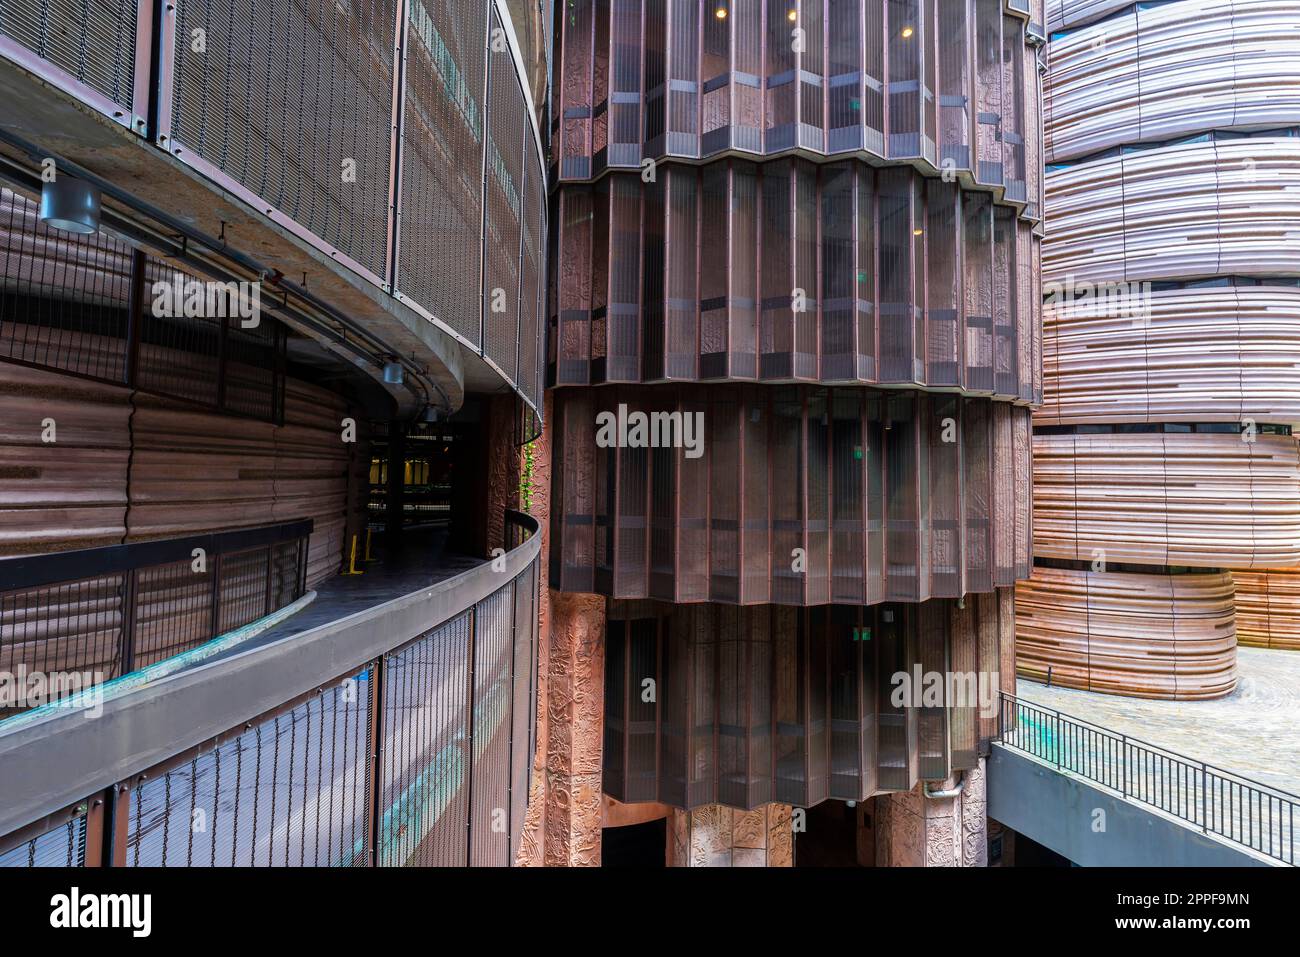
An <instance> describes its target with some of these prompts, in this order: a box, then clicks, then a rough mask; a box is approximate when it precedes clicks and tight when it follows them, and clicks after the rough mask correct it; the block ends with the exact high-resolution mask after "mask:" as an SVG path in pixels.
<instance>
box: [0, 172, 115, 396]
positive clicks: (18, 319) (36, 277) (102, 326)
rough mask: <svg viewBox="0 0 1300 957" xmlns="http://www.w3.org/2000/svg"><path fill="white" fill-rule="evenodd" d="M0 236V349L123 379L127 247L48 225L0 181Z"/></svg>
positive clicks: (97, 376)
mask: <svg viewBox="0 0 1300 957" xmlns="http://www.w3.org/2000/svg"><path fill="white" fill-rule="evenodd" d="M0 244H3V267H2V268H3V272H2V276H3V279H2V282H3V286H0V356H3V357H4V358H7V359H16V360H18V361H20V362H25V363H29V364H32V365H40V366H46V367H49V368H54V369H58V370H60V371H63V372H70V373H74V374H76V375H82V376H87V377H90V378H94V379H102V380H106V381H109V382H121V381H124V380H125V378H126V350H125V348H124V345H125V340H126V326H127V302H128V300H129V297H130V286H131V247H130V246H128V245H126V244H125V243H122V242H119V241H117V240H115V239H113V238H112V237H110V236H107V235H105V234H104V233H95V234H93V235H91V236H78V235H75V234H72V233H66V232H61V231H59V230H53V229H50V228H48V227H46V226H44V225H43V224H42V223H41V222H40V220H39V217H38V208H37V205H36V203H34V202H32V201H31V200H29V199H27V198H26V197H25V196H23V195H21V194H20V193H15V192H12V191H11V190H8V189H0Z"/></svg>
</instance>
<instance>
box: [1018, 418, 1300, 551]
mask: <svg viewBox="0 0 1300 957" xmlns="http://www.w3.org/2000/svg"><path fill="white" fill-rule="evenodd" d="M1246 438H1247V436H1245V435H1244V434H1236V433H1235V432H1230V433H1219V432H1215V433H1185V432H1179V433H1168V432H1164V433H1161V432H1157V433H1139V434H1125V433H1118V434H1100V435H1098V434H1082V435H1044V434H1041V433H1040V434H1036V435H1035V436H1034V554H1035V556H1037V557H1039V558H1060V559H1071V560H1080V561H1086V562H1093V561H1098V560H1100V561H1105V562H1127V563H1137V564H1145V565H1192V566H1196V567H1201V568H1222V567H1233V566H1235V567H1241V568H1275V567H1285V566H1290V565H1297V564H1300V453H1298V452H1297V447H1296V441H1295V439H1294V438H1292V437H1291V436H1289V435H1269V434H1259V435H1256V436H1254V438H1253V441H1245V439H1246Z"/></svg>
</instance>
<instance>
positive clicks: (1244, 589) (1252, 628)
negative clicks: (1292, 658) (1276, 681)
mask: <svg viewBox="0 0 1300 957" xmlns="http://www.w3.org/2000/svg"><path fill="white" fill-rule="evenodd" d="M1232 580H1233V582H1234V584H1235V585H1236V588H1237V595H1236V602H1237V643H1238V644H1241V645H1250V646H1252V647H1255V648H1274V649H1277V650H1279V651H1300V569H1295V568H1270V569H1268V570H1267V571H1250V570H1242V569H1236V568H1234V569H1233V570H1232Z"/></svg>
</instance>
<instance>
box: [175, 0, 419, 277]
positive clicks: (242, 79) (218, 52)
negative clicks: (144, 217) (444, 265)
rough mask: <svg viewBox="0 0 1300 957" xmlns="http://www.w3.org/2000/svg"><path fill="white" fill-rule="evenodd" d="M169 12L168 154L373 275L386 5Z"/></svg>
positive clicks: (377, 253)
mask: <svg viewBox="0 0 1300 957" xmlns="http://www.w3.org/2000/svg"><path fill="white" fill-rule="evenodd" d="M178 14H179V15H178V18H177V22H176V33H177V42H176V44H175V51H176V52H175V60H174V62H173V64H172V66H173V69H174V80H173V103H172V128H171V129H170V130H168V131H167V132H168V133H169V134H170V136H171V143H170V144H169V145H170V146H171V148H172V149H173V151H178V150H179V156H180V158H181V159H182V160H185V159H187V158H188V156H189V155H190V154H196V155H197V156H198V157H200V158H201V159H203V160H205V161H207V162H208V163H210V164H212V165H213V166H214V167H216V168H217V169H218V170H220V171H221V172H222V173H223V174H225V175H226V176H229V177H231V178H232V179H233V180H234V181H235V182H237V183H239V184H241V185H242V186H244V187H246V188H247V189H249V190H250V191H252V192H253V193H254V194H255V195H256V196H258V197H260V198H261V199H263V200H265V201H266V203H267V205H268V206H270V207H274V208H275V209H278V210H280V211H282V212H283V213H284V214H285V215H287V216H289V217H290V218H292V219H293V220H294V221H296V222H298V223H300V224H301V225H303V226H304V227H306V228H307V229H308V230H310V231H311V232H312V233H313V234H315V235H316V236H318V237H320V238H321V239H322V240H324V241H325V242H326V243H328V244H329V245H330V246H331V247H333V248H335V249H338V250H340V251H341V252H343V253H344V254H345V255H347V256H349V257H350V258H351V259H353V260H355V261H356V262H357V263H359V264H360V265H361V266H363V267H364V268H366V269H368V270H370V271H371V272H372V273H373V274H375V275H377V276H382V275H383V274H384V272H385V268H386V263H385V249H386V245H387V230H388V187H389V180H390V152H391V142H390V136H391V132H392V129H391V127H392V122H391V117H392V97H393V50H394V36H393V28H394V23H395V20H396V9H395V6H394V4H393V2H392V0H359V2H356V3H353V4H350V5H346V6H345V5H342V4H326V3H314V4H302V5H292V4H283V5H279V6H277V5H274V4H258V3H256V2H255V0H190V2H186V3H183V4H180V5H179V10H178ZM196 30H197V31H202V33H201V34H199V35H196V34H195V31H196ZM198 36H201V37H202V42H200V41H199V39H198ZM349 161H350V162H349ZM349 170H351V171H352V172H353V173H354V175H352V173H350V172H349Z"/></svg>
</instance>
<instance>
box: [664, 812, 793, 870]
mask: <svg viewBox="0 0 1300 957" xmlns="http://www.w3.org/2000/svg"><path fill="white" fill-rule="evenodd" d="M792 821H793V818H792V809H791V807H790V805H789V804H765V805H763V806H762V807H760V808H756V809H755V810H753V811H736V810H733V809H731V808H729V807H723V806H722V805H721V804H710V805H708V806H706V807H699V808H696V809H695V810H693V811H679V810H674V811H673V812H672V814H671V815H669V818H668V854H667V863H668V866H669V867H791V866H793V864H794V833H793V827H792Z"/></svg>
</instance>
